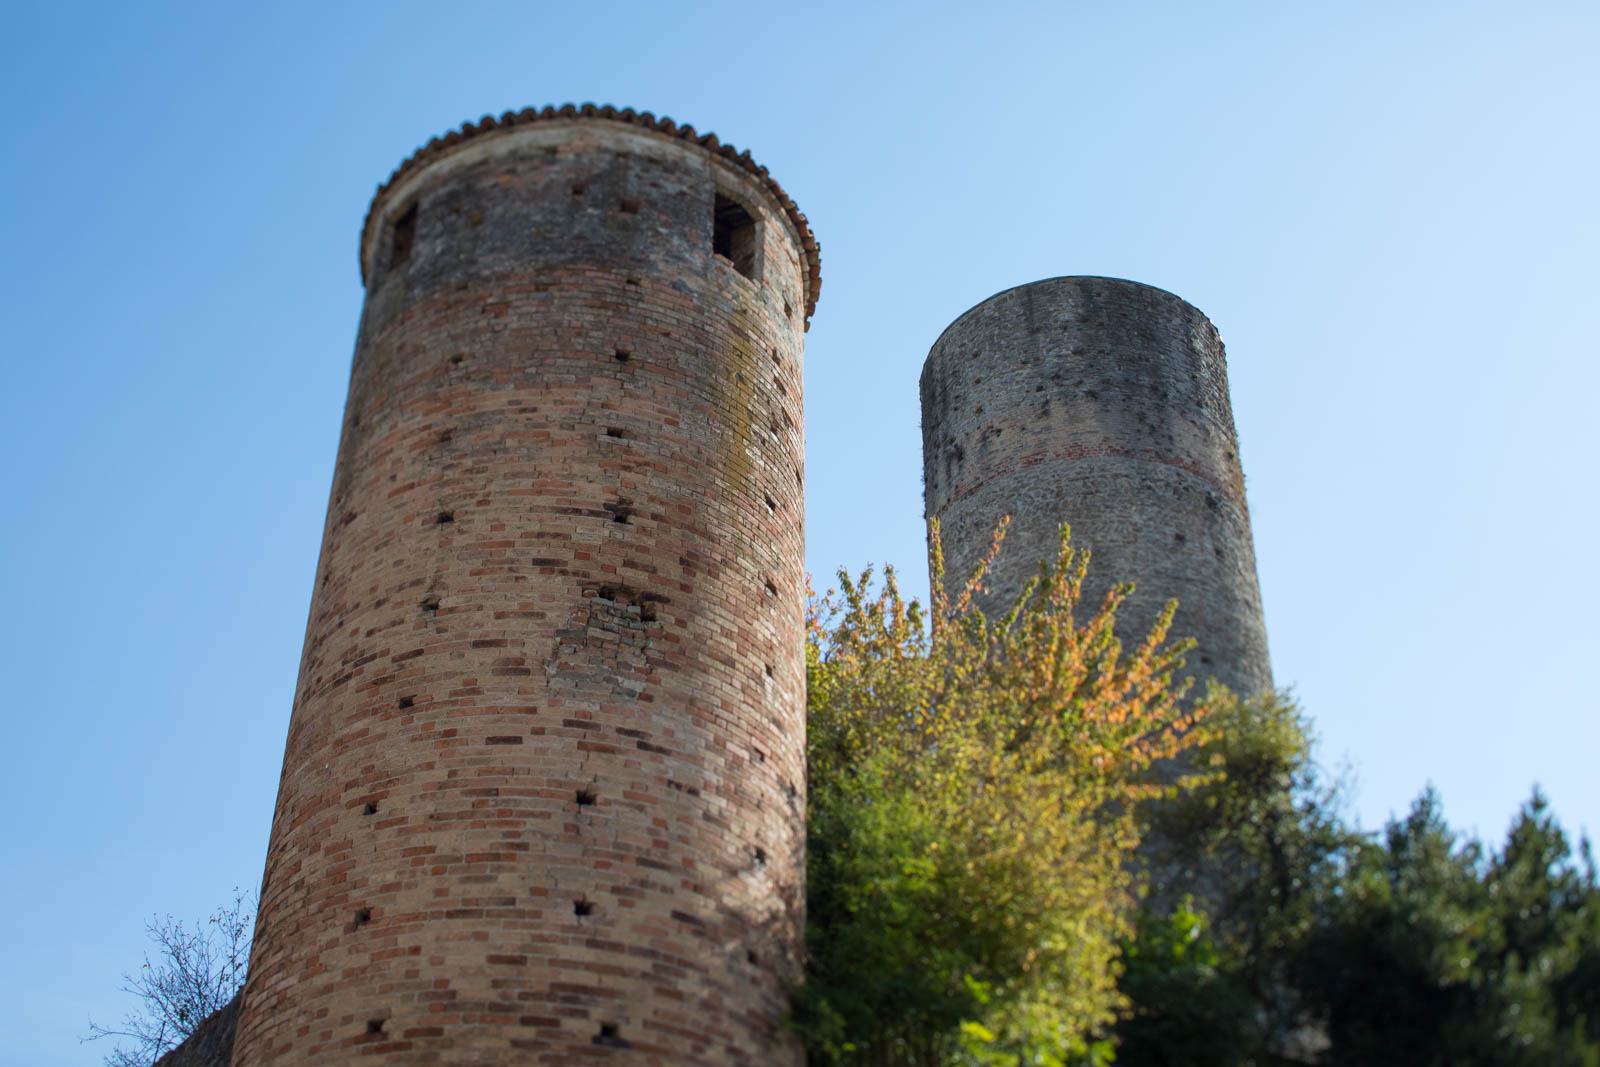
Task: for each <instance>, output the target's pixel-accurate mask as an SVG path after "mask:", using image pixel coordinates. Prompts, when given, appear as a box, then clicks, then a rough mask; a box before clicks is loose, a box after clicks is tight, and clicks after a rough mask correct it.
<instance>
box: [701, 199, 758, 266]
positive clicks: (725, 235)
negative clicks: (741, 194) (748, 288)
mask: <svg viewBox="0 0 1600 1067" xmlns="http://www.w3.org/2000/svg"><path fill="white" fill-rule="evenodd" d="M711 251H713V252H715V253H716V254H717V255H719V256H722V257H724V258H725V259H727V260H728V261H729V262H730V263H732V264H733V269H734V270H736V271H738V272H739V273H740V274H743V275H744V276H745V277H746V278H750V279H752V280H758V279H756V221H755V219H753V218H751V217H750V212H749V211H747V210H746V209H745V207H744V205H743V204H741V203H739V202H738V201H737V200H734V199H733V198H732V197H727V196H723V195H722V194H721V193H718V194H716V198H715V201H714V203H713V206H712V212H711Z"/></svg>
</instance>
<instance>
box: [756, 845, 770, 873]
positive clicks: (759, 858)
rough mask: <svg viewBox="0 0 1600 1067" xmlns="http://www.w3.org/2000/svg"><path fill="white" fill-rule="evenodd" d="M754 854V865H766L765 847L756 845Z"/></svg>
mask: <svg viewBox="0 0 1600 1067" xmlns="http://www.w3.org/2000/svg"><path fill="white" fill-rule="evenodd" d="M754 856H755V861H756V866H757V867H758V868H759V867H765V866H766V865H767V850H766V849H764V848H762V847H760V846H759V845H758V846H756V850H755V853H754Z"/></svg>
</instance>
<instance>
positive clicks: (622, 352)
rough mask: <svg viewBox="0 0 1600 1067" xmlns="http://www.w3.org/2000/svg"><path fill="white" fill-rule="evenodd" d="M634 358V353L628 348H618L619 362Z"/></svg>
mask: <svg viewBox="0 0 1600 1067" xmlns="http://www.w3.org/2000/svg"><path fill="white" fill-rule="evenodd" d="M632 358H633V353H632V352H630V351H628V350H627V349H626V348H619V349H617V362H618V363H626V362H628V360H630V359H632Z"/></svg>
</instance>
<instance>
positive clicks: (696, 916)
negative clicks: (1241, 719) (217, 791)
mask: <svg viewBox="0 0 1600 1067" xmlns="http://www.w3.org/2000/svg"><path fill="white" fill-rule="evenodd" d="M361 269H362V276H363V278H364V280H365V283H366V302H365V306H364V309H363V312H362V318H361V325H360V330H359V334H358V337H357V341H356V348H355V357H354V362H353V366H352V370H351V377H350V392H349V400H348V404H347V407H346V410H345V420H344V430H343V436H342V439H341V442H340V445H339V456H338V461H337V465H336V467H335V472H334V481H333V490H332V494H331V500H330V503H329V507H328V518H327V525H326V528H325V531H324V534H323V542H322V554H321V560H320V562H319V564H318V567H317V575H316V580H315V587H314V592H313V595H312V601H311V615H310V622H309V625H308V627H307V632H306V644H305V652H304V657H303V660H302V663H301V668H300V678H299V684H298V688H297V690H296V694H295V702H294V710H293V716H292V720H291V723H290V727H289V736H288V743H287V750H286V753H285V756H284V764H283V778H282V782H281V785H280V786H279V792H278V801H277V808H276V812H275V815H274V818H273V824H272V836H271V842H270V845H269V847H268V853H267V863H266V873H265V877H264V878H263V881H262V889H261V902H260V916H259V919H258V921H257V927H256V940H255V949H254V952H253V955H252V957H251V962H250V977H249V984H248V986H247V988H246V990H245V994H244V1000H243V1007H242V1009H241V1016H240V1021H239V1029H238V1036H237V1040H236V1044H235V1051H234V1058H233V1063H234V1064H236V1065H239V1067H257V1065H265V1064H307V1063H344V1062H354V1061H356V1060H357V1059H359V1060H360V1062H362V1063H374V1064H401V1063H404V1064H416V1063H438V1064H483V1063H509V1062H519V1063H522V1062H526V1063H549V1064H574V1063H588V1062H613V1061H614V1062H618V1063H638V1064H662V1065H669V1064H670V1065H681V1064H762V1065H765V1064H785V1063H788V1064H796V1063H799V1061H800V1053H799V1047H798V1044H797V1043H796V1042H795V1041H794V1040H793V1039H792V1037H791V1036H789V1035H786V1034H785V1033H784V1032H783V1031H781V1030H780V1029H779V1027H778V1019H779V1016H780V1014H781V1013H782V1011H783V1010H784V1008H785V1007H786V1000H785V995H784V983H785V982H789V981H794V980H797V979H798V978H799V975H800V949H801V928H802V924H803V919H804V915H803V907H804V895H803V871H804V819H803V811H804V795H803V791H804V783H805V754H804V699H805V678H804V664H803V656H802V644H803V642H802V607H801V601H802V592H803V571H802V555H803V554H802V504H801V484H802V481H801V480H802V467H801V464H802V431H801V403H800V382H801V359H802V347H803V345H802V341H803V334H804V330H805V326H806V323H807V321H808V319H809V316H810V314H811V311H812V309H813V307H814V306H815V303H816V297H817V290H818V286H819V275H818V254H817V245H816V242H815V241H814V240H813V238H812V235H811V232H810V229H809V227H808V225H807V223H806V219H805V216H804V215H801V214H800V213H799V212H798V210H797V209H796V208H795V205H794V203H793V202H792V201H791V200H789V199H788V197H787V196H786V195H785V194H784V192H783V190H782V189H781V188H780V187H779V186H778V185H777V183H776V182H775V181H773V180H772V178H771V177H769V175H768V174H767V171H766V170H765V169H764V168H761V167H758V166H756V165H755V164H754V163H752V162H751V161H750V158H749V155H748V153H744V154H735V153H734V151H733V150H732V149H731V148H729V147H727V146H725V145H721V144H719V142H718V140H717V138H716V137H715V136H714V135H710V134H707V135H704V136H701V135H698V134H696V133H695V131H694V130H693V129H692V128H691V127H688V126H677V125H675V124H674V123H673V122H672V121H671V120H670V119H665V118H662V119H657V118H655V117H654V116H652V115H650V114H648V113H645V114H636V113H634V112H633V111H631V110H625V111H617V110H615V109H613V108H609V107H607V108H595V107H593V106H592V105H584V106H583V107H582V108H574V107H572V106H570V105H569V106H567V107H563V108H560V109H552V108H545V109H544V110H543V111H533V110H528V111H522V112H520V113H515V114H513V113H507V114H506V115H504V116H502V117H501V118H500V119H498V120H496V119H492V118H485V119H484V120H483V121H482V122H481V123H478V124H476V125H474V124H470V123H469V124H468V125H466V126H464V127H463V128H462V129H461V130H460V131H459V132H454V133H451V134H449V135H448V136H446V137H444V138H442V139H438V140H434V141H432V142H430V143H429V144H428V145H427V147H425V148H423V149H422V150H421V151H419V152H418V153H417V154H415V155H414V156H412V157H411V158H410V159H409V160H407V161H406V162H405V163H404V164H403V165H402V166H401V167H400V169H399V170H398V171H396V172H395V174H394V175H393V177H391V178H390V180H389V181H388V183H387V184H385V185H384V186H383V187H382V188H381V189H379V190H378V193H377V195H376V197H375V198H374V200H373V203H372V208H371V211H370V213H369V215H368V217H367V221H366V226H365V229H364V230H363V232H362V238H361Z"/></svg>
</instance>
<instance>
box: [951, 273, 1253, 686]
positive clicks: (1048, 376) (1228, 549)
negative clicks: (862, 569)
mask: <svg viewBox="0 0 1600 1067" xmlns="http://www.w3.org/2000/svg"><path fill="white" fill-rule="evenodd" d="M922 435H923V438H922V439H923V470H924V493H925V503H926V507H927V515H928V517H929V518H937V519H939V520H940V527H941V532H942V535H943V539H944V548H945V556H946V560H947V574H948V577H949V579H952V580H964V579H965V578H966V576H968V575H970V574H971V573H972V570H973V568H974V567H976V566H977V564H978V563H979V561H980V560H981V559H982V558H983V556H984V554H985V553H986V552H987V551H988V547H989V544H990V535H991V533H992V532H993V530H994V526H995V524H996V522H997V521H999V519H1000V518H1001V517H1002V516H1005V515H1010V516H1011V517H1012V523H1011V526H1010V529H1009V531H1008V532H1007V535H1006V541H1005V544H1004V547H1003V548H1002V550H1001V553H1000V556H999V558H998V559H997V561H996V565H995V568H994V570H993V571H992V572H991V578H990V581H989V590H990V591H989V594H988V596H987V597H985V598H984V600H983V604H984V606H985V608H986V609H990V610H992V609H994V608H996V607H999V606H1001V605H1007V604H1009V603H1010V602H1011V601H1012V600H1014V599H1015V597H1016V595H1017V594H1018V593H1019V592H1020V591H1021V589H1022V586H1023V584H1024V583H1025V582H1026V581H1027V580H1028V579H1029V578H1030V577H1032V576H1033V575H1034V574H1035V573H1037V570H1038V562H1039V560H1040V559H1043V558H1053V557H1054V555H1055V550H1056V541H1057V530H1058V528H1059V526H1060V524H1061V523H1063V522H1068V523H1070V524H1071V525H1072V540H1073V544H1074V545H1076V546H1078V547H1080V548H1088V549H1090V550H1091V551H1092V553H1093V563H1092V566H1091V570H1090V575H1089V581H1088V582H1087V583H1086V585H1085V596H1086V599H1087V601H1088V603H1090V604H1091V605H1098V604H1099V602H1100V598H1101V597H1102V596H1103V595H1104V593H1105V591H1106V589H1107V588H1109V587H1110V585H1111V584H1112V583H1113V582H1115V581H1123V580H1132V581H1134V582H1136V583H1137V584H1138V591H1137V592H1136V593H1135V594H1134V595H1133V596H1132V597H1131V598H1130V599H1129V600H1128V602H1127V603H1126V604H1125V605H1124V607H1123V609H1122V611H1121V612H1120V614H1119V616H1118V619H1119V633H1120V634H1121V636H1122V637H1123V639H1124V641H1125V642H1126V641H1128V640H1130V639H1135V640H1136V639H1137V638H1139V637H1142V636H1143V634H1144V633H1145V632H1146V631H1148V629H1149V627H1150V624H1151V623H1152V622H1153V621H1154V620H1155V618H1156V616H1157V615H1158V614H1159V613H1160V611H1161V608H1162V606H1163V605H1164V604H1165V602H1166V601H1167V600H1168V599H1170V598H1173V597H1176V598H1177V599H1178V601H1179V608H1178V614H1177V618H1176V620H1175V622H1174V625H1173V629H1172V634H1173V635H1174V636H1178V637H1191V636H1192V637H1194V638H1196V639H1198V641H1199V647H1198V648H1197V649H1196V650H1195V651H1194V652H1193V653H1191V654H1190V657H1189V671H1190V672H1191V673H1192V674H1194V675H1196V676H1197V677H1198V678H1199V679H1202V680H1203V679H1204V678H1205V677H1207V676H1209V675H1215V676H1216V677H1217V678H1218V679H1219V680H1220V681H1222V682H1223V683H1224V684H1226V685H1228V686H1229V687H1230V688H1232V689H1233V690H1234V691H1235V692H1238V693H1240V694H1244V695H1254V694H1256V693H1258V692H1260V691H1261V690H1263V689H1266V688H1269V687H1270V686H1271V685H1272V670H1271V666H1270V664H1269V662H1268V659H1267V636H1266V628H1265V625H1264V623H1263V621H1262V615H1261V597H1260V593H1259V591H1258V587H1257V583H1256V563H1255V550H1254V548H1253V547H1252V544H1251V538H1250V516H1249V511H1248V510H1247V509H1246V507H1245V497H1244V476H1243V474H1242V473H1241V469H1240V465H1239V446H1238V440H1237V436H1236V434H1235V432H1234V426H1233V409H1232V406H1231V404H1230V402H1229V398H1228V376H1227V366H1226V363H1225V360H1224V356H1223V348H1222V340H1221V338H1220V337H1218V335H1217V331H1216V328H1215V327H1213V326H1212V325H1211V323H1210V322H1209V321H1207V319H1206V317H1205V316H1204V315H1202V314H1201V313H1200V312H1199V311H1197V310H1196V309H1195V308H1194V307H1192V306H1190V305H1189V304H1187V303H1185V302H1184V301H1183V300H1180V299H1179V298H1178V297H1176V296H1173V295H1172V294H1171V293H1168V292H1165V291H1163V290H1161V289H1155V288H1152V287H1151V286H1148V285H1140V284H1138V283H1136V282H1129V281H1121V280H1119V279H1114V278H1051V279H1049V280H1047V281H1040V282H1034V283H1033V284H1031V285H1024V286H1019V287H1018V288H1015V289H1008V290H1006V291H1005V292H1003V293H999V294H997V295H995V296H992V297H990V298H989V299H988V300H985V301H984V302H983V303H981V304H979V305H978V306H977V307H974V308H973V309H971V310H970V311H968V312H966V313H965V314H963V315H962V316H961V317H960V318H958V319H956V321H955V322H954V323H952V324H951V325H950V327H949V328H948V329H946V330H945V331H944V333H943V335H941V336H940V338H939V339H938V341H936V342H935V343H934V345H933V349H932V350H931V351H930V352H929V354H928V359H927V363H926V364H925V365H924V367H923V371H922Z"/></svg>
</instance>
